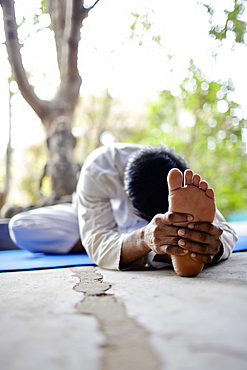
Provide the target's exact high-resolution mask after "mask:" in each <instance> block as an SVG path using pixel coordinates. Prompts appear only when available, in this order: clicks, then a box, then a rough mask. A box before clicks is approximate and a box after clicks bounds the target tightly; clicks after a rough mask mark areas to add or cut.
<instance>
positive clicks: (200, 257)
mask: <svg viewBox="0 0 247 370" xmlns="http://www.w3.org/2000/svg"><path fill="white" fill-rule="evenodd" d="M190 257H191V258H192V259H193V260H194V261H196V262H199V263H203V264H207V263H210V262H212V260H213V258H214V256H212V255H209V254H199V253H194V252H193V253H191V254H190Z"/></svg>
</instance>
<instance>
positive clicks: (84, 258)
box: [0, 250, 95, 272]
mask: <svg viewBox="0 0 247 370" xmlns="http://www.w3.org/2000/svg"><path fill="white" fill-rule="evenodd" d="M71 266H95V263H94V262H93V261H92V260H91V258H90V257H88V255H87V254H44V253H31V252H28V251H25V250H9V251H0V271H2V272H3V271H5V272H6V271H22V270H37V269H48V268H57V267H71Z"/></svg>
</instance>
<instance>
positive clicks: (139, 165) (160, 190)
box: [125, 146, 188, 221]
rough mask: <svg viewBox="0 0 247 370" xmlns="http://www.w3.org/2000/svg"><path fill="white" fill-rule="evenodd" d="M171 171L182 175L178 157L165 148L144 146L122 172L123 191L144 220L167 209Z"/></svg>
mask: <svg viewBox="0 0 247 370" xmlns="http://www.w3.org/2000/svg"><path fill="white" fill-rule="evenodd" d="M172 168H178V169H179V170H180V171H182V172H184V171H185V170H186V169H187V168H188V165H187V163H186V162H185V160H184V159H183V157H182V156H180V155H179V154H177V153H175V152H174V150H173V149H168V148H166V147H165V146H159V147H145V148H143V149H141V150H140V151H138V152H137V153H136V154H135V155H134V156H133V157H131V158H130V160H129V161H128V164H127V166H126V170H125V189H126V191H127V194H128V196H129V198H130V200H131V202H132V204H133V207H134V209H135V211H136V214H137V215H138V216H140V217H142V218H144V219H145V220H147V221H151V219H152V218H153V217H154V216H155V215H156V214H157V213H165V212H167V210H168V184H167V175H168V172H169V171H170V170H171V169H172Z"/></svg>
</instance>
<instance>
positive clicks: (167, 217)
mask: <svg viewBox="0 0 247 370" xmlns="http://www.w3.org/2000/svg"><path fill="white" fill-rule="evenodd" d="M192 220H193V217H192V216H191V215H187V214H184V213H175V212H166V213H165V214H158V215H156V216H155V217H154V218H153V219H152V220H151V221H150V223H149V224H148V225H146V226H145V227H144V228H143V232H144V233H143V234H144V243H145V245H146V247H147V249H149V250H153V251H154V252H155V253H156V254H159V255H161V254H174V255H183V254H187V253H188V251H186V250H185V249H184V248H183V247H180V246H179V245H178V241H179V240H181V237H180V236H179V235H178V231H179V230H181V226H176V225H174V224H180V225H181V224H184V225H187V224H188V222H191V221H192Z"/></svg>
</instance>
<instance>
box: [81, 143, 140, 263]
mask: <svg viewBox="0 0 247 370" xmlns="http://www.w3.org/2000/svg"><path fill="white" fill-rule="evenodd" d="M120 149H121V147H120ZM134 150H136V148H135V147H133V149H132V148H130V150H129V151H128V150H126V151H124V150H122V151H121V153H120V150H119V149H118V150H115V151H114V147H112V148H99V149H96V150H95V151H94V152H93V153H92V154H91V155H90V156H89V157H88V159H87V161H86V162H85V164H84V166H83V168H82V172H81V176H80V179H79V181H78V186H77V197H78V203H77V207H78V219H79V229H80V236H81V241H82V244H83V246H84V248H85V249H86V251H87V253H88V255H89V256H90V257H91V258H92V259H93V261H94V262H95V263H96V264H97V265H98V266H100V267H103V268H107V269H113V270H119V264H120V258H121V248H122V243H123V239H124V237H125V235H126V232H128V231H127V230H124V229H123V230H122V229H121V228H120V226H119V220H118V221H117V220H116V214H114V211H113V208H114V200H121V199H122V198H123V197H124V188H123V179H122V174H123V169H124V165H125V163H126V160H127V158H128V156H129V155H130V154H131V152H133V151H134ZM120 154H121V155H120ZM125 197H126V195H125ZM124 203H126V202H124ZM114 209H115V208H114ZM124 214H125V216H126V217H127V219H128V218H129V217H128V215H129V212H127V210H125V211H124ZM130 219H131V217H130Z"/></svg>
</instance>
